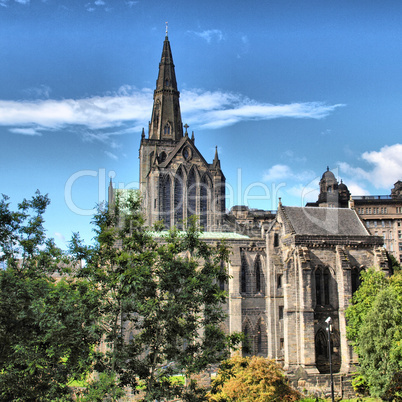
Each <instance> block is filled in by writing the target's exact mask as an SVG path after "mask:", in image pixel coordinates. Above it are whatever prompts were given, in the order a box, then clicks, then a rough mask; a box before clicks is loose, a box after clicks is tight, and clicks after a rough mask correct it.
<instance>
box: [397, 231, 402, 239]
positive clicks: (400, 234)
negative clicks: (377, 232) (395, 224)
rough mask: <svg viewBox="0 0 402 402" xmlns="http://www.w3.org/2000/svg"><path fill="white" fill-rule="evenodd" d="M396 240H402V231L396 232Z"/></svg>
mask: <svg viewBox="0 0 402 402" xmlns="http://www.w3.org/2000/svg"><path fill="white" fill-rule="evenodd" d="M398 239H402V231H401V230H398Z"/></svg>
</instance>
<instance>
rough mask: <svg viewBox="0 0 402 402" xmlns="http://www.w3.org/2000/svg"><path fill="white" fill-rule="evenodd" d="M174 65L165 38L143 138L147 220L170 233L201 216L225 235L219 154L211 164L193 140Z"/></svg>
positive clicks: (207, 226) (142, 180)
mask: <svg viewBox="0 0 402 402" xmlns="http://www.w3.org/2000/svg"><path fill="white" fill-rule="evenodd" d="M179 98H180V92H179V91H178V89H177V82H176V73H175V66H174V63H173V56H172V51H171V48H170V42H169V39H168V35H167V33H166V37H165V40H164V42H163V50H162V57H161V61H160V63H159V73H158V79H157V80H156V89H155V91H154V103H153V108H152V116H151V121H150V122H149V127H148V138H146V136H145V131H144V130H143V131H142V134H141V145H140V150H139V158H140V191H141V194H142V197H143V200H144V208H145V213H146V221H147V224H148V225H152V224H154V223H155V222H157V221H163V222H164V225H165V227H166V228H170V227H172V226H177V227H178V228H183V226H184V225H185V222H186V220H187V219H188V218H190V217H191V216H193V215H196V216H198V218H199V221H200V224H201V226H202V227H203V228H204V231H220V230H221V228H222V218H223V213H224V212H225V176H224V175H223V173H222V170H221V166H220V160H219V157H218V152H217V151H216V152H215V158H214V160H213V162H212V163H211V164H209V163H207V162H206V160H205V159H204V157H203V156H202V155H201V153H200V152H199V151H198V149H197V147H196V146H195V139H194V132H193V133H192V136H191V138H189V135H188V131H187V130H188V127H189V126H188V125H187V124H186V125H184V128H185V132H183V123H182V119H181V112H180V102H179Z"/></svg>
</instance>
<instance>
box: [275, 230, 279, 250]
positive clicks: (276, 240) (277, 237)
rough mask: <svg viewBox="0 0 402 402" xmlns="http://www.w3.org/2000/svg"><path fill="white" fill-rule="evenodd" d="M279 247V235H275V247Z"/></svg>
mask: <svg viewBox="0 0 402 402" xmlns="http://www.w3.org/2000/svg"><path fill="white" fill-rule="evenodd" d="M278 246H279V233H274V247H278Z"/></svg>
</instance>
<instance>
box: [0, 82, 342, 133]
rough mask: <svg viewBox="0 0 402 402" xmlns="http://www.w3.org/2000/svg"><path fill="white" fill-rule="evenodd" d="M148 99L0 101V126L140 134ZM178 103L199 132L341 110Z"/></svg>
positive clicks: (244, 102)
mask: <svg viewBox="0 0 402 402" xmlns="http://www.w3.org/2000/svg"><path fill="white" fill-rule="evenodd" d="M45 89H46V87H45ZM49 93H50V90H49ZM152 94H153V91H152V90H151V89H149V88H144V89H141V90H139V89H136V88H133V87H130V86H123V87H121V88H120V89H119V91H117V93H109V94H107V95H105V96H94V97H91V98H83V99H62V100H54V99H45V100H43V99H36V100H34V101H27V100H25V101H7V100H0V125H2V126H8V127H9V128H10V131H12V132H15V133H19V134H30V135H34V133H36V134H39V132H43V131H53V130H59V129H66V128H69V127H73V128H74V130H77V126H79V127H81V128H83V130H82V131H83V132H84V133H86V134H84V136H88V131H89V132H90V133H91V134H90V135H89V136H94V135H95V136H100V137H101V136H102V135H103V136H110V135H116V134H122V133H132V132H134V131H137V132H140V131H141V128H142V127H146V126H147V123H148V120H149V118H150V113H151V112H150V111H151V109H152ZM181 98H182V102H181V103H182V115H183V122H188V123H190V124H191V125H192V127H194V128H198V129H202V128H208V129H215V128H220V127H224V126H229V125H233V124H236V123H238V122H241V121H248V120H269V119H275V118H312V119H322V118H324V117H325V116H327V115H328V114H330V113H331V112H333V111H334V110H335V109H336V108H338V107H340V106H342V105H325V104H323V103H320V102H309V103H291V104H287V105H272V104H266V103H258V102H256V101H254V100H251V99H249V98H247V97H245V96H243V95H241V94H234V93H231V92H222V91H215V92H210V91H203V90H200V89H195V90H184V91H183V92H182V97H181ZM28 129H30V130H28ZM23 130H24V131H25V132H24V131H23ZM107 131H113V132H111V133H108V132H107Z"/></svg>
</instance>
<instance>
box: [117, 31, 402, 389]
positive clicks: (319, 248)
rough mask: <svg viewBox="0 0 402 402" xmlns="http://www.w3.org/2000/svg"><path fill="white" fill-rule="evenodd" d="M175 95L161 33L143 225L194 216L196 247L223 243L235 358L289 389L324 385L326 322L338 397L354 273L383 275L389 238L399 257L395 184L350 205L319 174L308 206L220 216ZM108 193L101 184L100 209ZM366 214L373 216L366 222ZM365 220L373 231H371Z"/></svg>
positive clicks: (207, 170)
mask: <svg viewBox="0 0 402 402" xmlns="http://www.w3.org/2000/svg"><path fill="white" fill-rule="evenodd" d="M179 97H180V93H179V91H178V86H177V81H176V75H175V66H174V63H173V57H172V51H171V47H170V42H169V39H168V36H167V34H166V37H165V40H164V42H163V50H162V57H161V61H160V63H159V73H158V78H157V80H156V89H155V91H154V98H153V108H152V111H150V114H151V120H150V122H149V126H148V133H147V134H146V133H145V130H144V129H143V131H142V134H141V142H140V149H139V159H140V192H141V194H142V197H143V202H144V211H145V214H146V222H147V224H148V225H152V224H153V223H155V222H157V221H162V222H163V223H164V225H165V228H166V229H168V228H171V227H173V226H176V227H178V228H179V229H185V228H184V227H183V226H185V222H186V219H187V218H189V217H190V216H192V215H196V216H197V217H198V219H199V222H200V225H201V226H202V228H203V233H202V238H203V239H204V240H205V241H206V242H208V243H214V242H217V241H220V240H221V239H225V241H226V243H227V245H228V246H229V247H230V248H231V251H232V254H231V257H230V263H229V264H228V266H227V267H226V269H227V270H228V273H229V275H230V277H231V279H230V280H229V283H227V284H225V287H226V290H227V292H228V296H229V297H228V301H227V304H226V306H225V308H226V309H227V315H228V318H227V320H226V324H225V325H226V330H227V331H228V332H235V331H236V332H243V333H244V334H245V336H246V338H247V339H248V344H249V347H248V348H247V349H243V354H254V355H261V356H264V357H269V358H272V359H274V360H276V361H277V362H279V363H280V364H281V365H282V367H283V368H284V370H285V372H286V373H287V375H288V376H289V378H290V379H291V380H292V381H293V383H294V384H295V385H296V386H298V387H299V388H300V387H302V388H304V389H307V390H312V391H313V390H314V389H316V388H317V387H318V388H319V387H324V386H325V384H327V383H328V378H329V375H328V373H329V364H328V360H329V359H328V357H329V356H328V354H329V351H328V343H327V342H328V340H327V339H328V337H327V332H326V323H325V320H326V319H327V318H328V317H331V319H332V323H333V333H332V347H331V357H332V362H333V370H334V373H335V389H336V391H337V392H338V393H339V394H342V395H343V394H344V393H345V392H347V388H348V387H347V383H348V381H347V380H345V378H346V379H347V378H348V377H349V375H350V373H351V372H352V371H353V365H354V364H355V363H357V357H356V356H355V355H354V353H353V350H352V347H351V346H350V344H349V342H348V340H347V339H346V319H345V310H346V309H347V307H348V306H349V304H350V302H351V297H352V294H353V292H354V291H355V290H356V289H357V287H358V286H359V274H360V271H361V270H364V269H366V268H368V267H372V266H375V267H377V269H380V270H383V271H385V272H388V270H389V264H388V256H387V251H389V247H388V250H387V249H386V248H385V247H384V244H386V243H387V241H388V240H389V236H391V239H395V241H396V247H395V248H396V249H395V250H391V251H395V252H396V254H395V256H396V257H397V258H398V259H399V254H398V250H397V247H398V240H397V239H398V230H399V233H401V232H400V229H402V228H400V219H399V220H398V217H397V216H395V214H394V210H396V209H397V208H398V205H399V210H400V212H402V211H401V208H400V206H401V205H402V201H401V198H402V197H401V189H402V186H401V184H402V183H401V182H398V183H396V185H395V186H396V187H395V189H394V190H393V191H394V193H393V194H391V196H378V198H376V197H377V196H373V197H372V198H370V197H360V198H359V197H357V198H356V199H354V198H353V197H352V196H351V194H350V192H349V190H348V188H347V186H346V185H345V184H344V183H342V182H341V183H339V182H338V180H337V179H336V178H335V176H334V174H333V173H332V172H331V171H330V170H329V169H327V170H326V171H325V172H324V173H323V175H322V178H321V181H320V195H319V197H318V200H317V202H316V203H310V204H308V205H307V206H306V207H293V206H286V205H282V203H281V201H280V200H279V204H278V207H277V212H276V213H273V212H271V211H263V210H251V209H249V208H248V207H247V206H235V207H233V208H232V209H231V210H230V212H226V208H225V175H224V173H223V170H222V167H221V163H220V160H219V155H218V152H217V151H216V152H215V157H214V159H213V160H212V161H207V160H205V159H204V157H203V155H202V153H201V152H200V150H198V148H197V147H196V141H195V137H194V132H192V133H191V134H190V133H188V126H187V125H183V123H182V118H181V112H180V102H179ZM398 189H399V190H398ZM116 191H119V190H113V188H112V185H111V187H110V188H109V203H111V202H113V197H114V194H115V193H116ZM381 197H383V198H381ZM368 208H370V214H368V211H369V209H368ZM371 208H373V211H374V210H375V208H377V209H376V210H375V211H376V212H378V214H371ZM378 208H380V209H379V210H378ZM381 208H382V214H381ZM384 208H385V210H384ZM366 209H367V215H366ZM358 211H360V212H361V211H363V213H358ZM384 211H385V213H384ZM374 215H375V216H374ZM374 221H375V222H376V228H377V227H378V230H379V231H380V232H373V229H374ZM367 222H372V225H371V228H370V223H368V224H367ZM384 222H385V223H384ZM398 224H399V229H398ZM383 229H384V230H383ZM391 231H392V234H390V235H389V232H391ZM384 233H385V234H384ZM392 236H393V237H392ZM401 239H402V235H401ZM400 241H401V242H402V240H400ZM401 244H402V243H401Z"/></svg>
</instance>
